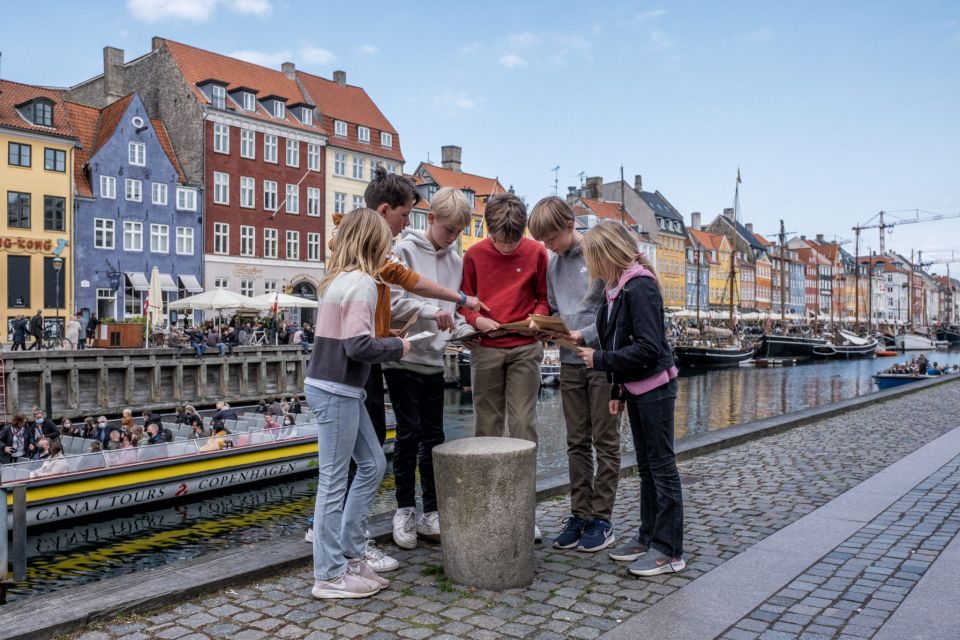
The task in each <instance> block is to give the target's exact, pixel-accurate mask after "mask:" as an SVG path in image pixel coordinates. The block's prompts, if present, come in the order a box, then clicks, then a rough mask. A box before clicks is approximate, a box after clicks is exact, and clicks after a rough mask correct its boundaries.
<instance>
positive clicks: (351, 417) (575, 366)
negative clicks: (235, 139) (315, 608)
mask: <svg viewBox="0 0 960 640" xmlns="http://www.w3.org/2000/svg"><path fill="white" fill-rule="evenodd" d="M365 197H366V203H367V206H368V208H363V209H356V210H354V211H351V212H349V213H347V214H346V215H345V216H344V217H343V218H342V221H340V222H339V226H338V229H337V232H336V236H335V239H334V241H333V244H332V257H331V259H330V260H329V261H328V265H327V273H326V275H325V276H324V278H323V280H322V281H321V283H320V287H319V303H318V313H317V330H316V337H315V342H314V351H313V355H312V357H311V360H310V364H309V366H308V370H307V379H306V381H305V395H306V398H307V401H308V402H309V404H310V406H311V408H312V409H313V410H314V411H315V412H316V414H317V417H318V421H319V423H320V432H319V483H318V490H317V501H316V508H315V511H314V522H313V528H312V533H310V532H308V539H311V538H312V541H313V544H314V577H315V585H314V588H313V595H314V597H317V598H358V597H366V596H370V595H373V594H375V593H377V592H378V591H379V590H381V589H383V588H385V587H386V586H387V585H388V584H389V582H388V581H387V580H385V579H384V578H383V577H381V576H380V575H378V574H379V573H381V572H385V571H389V570H392V569H395V568H397V567H398V566H399V563H398V562H397V561H396V560H394V559H392V558H389V557H388V556H385V555H384V554H383V553H382V552H380V551H378V550H376V549H375V547H374V546H373V545H371V544H370V542H369V540H368V539H367V538H368V536H367V532H366V520H367V515H368V512H369V509H370V506H371V504H372V501H373V499H374V496H375V494H376V491H377V487H378V486H379V483H380V481H381V479H382V477H383V473H384V469H385V465H386V460H385V458H384V455H383V449H382V445H383V441H384V438H385V433H386V427H385V416H384V404H383V384H382V380H383V379H385V380H386V383H387V387H388V390H389V393H390V399H391V402H392V404H393V409H394V413H395V415H396V417H397V442H396V447H395V450H394V464H393V466H394V475H395V478H396V497H397V507H398V509H397V512H396V514H395V516H394V519H393V538H394V541H395V542H396V544H397V545H398V546H400V547H402V548H407V549H412V548H415V547H416V545H417V537H418V535H424V536H431V537H436V536H439V535H440V522H439V517H438V514H437V499H436V489H435V486H434V476H433V464H432V456H431V451H432V449H433V447H435V446H436V445H438V444H440V443H442V442H443V441H444V433H443V386H444V381H443V354H444V349H445V347H446V345H447V342H448V341H449V340H450V339H451V338H458V337H465V336H467V334H471V333H473V332H475V331H481V332H484V333H483V335H482V336H481V337H480V338H479V339H473V340H472V341H468V342H465V344H466V345H467V346H468V347H469V348H470V350H471V385H472V388H473V400H474V414H475V421H476V433H475V435H477V436H502V435H507V434H509V435H510V436H511V437H516V438H523V439H527V440H530V441H533V442H536V441H537V433H536V429H535V422H536V401H537V395H538V394H537V392H538V389H539V385H540V372H539V365H540V362H541V360H542V358H543V347H542V344H541V342H540V340H539V339H538V338H539V336H537V335H520V334H518V333H516V332H511V331H510V330H508V329H502V328H501V325H505V324H508V323H515V322H518V321H526V320H527V319H528V318H529V316H530V315H531V314H540V315H551V314H552V315H557V316H560V317H561V318H562V319H563V320H564V323H565V324H566V326H567V327H568V329H569V330H570V333H569V335H567V336H566V337H565V341H564V342H565V344H567V345H568V346H570V347H571V348H562V350H561V374H560V392H561V400H562V404H563V412H564V419H565V422H566V426H567V444H568V456H569V461H570V465H569V466H570V484H571V511H572V513H571V515H570V517H568V518H566V519H565V520H564V525H565V526H564V528H563V529H562V531H560V532H559V535H557V537H556V538H555V539H554V541H553V545H554V546H555V547H557V548H562V549H573V548H576V549H577V550H579V551H583V552H597V551H600V550H602V549H607V548H608V547H610V546H611V545H613V544H614V542H615V535H614V528H613V524H612V511H613V505H614V501H615V498H616V489H617V481H618V478H619V471H620V456H619V451H620V442H619V431H618V416H619V414H620V413H621V411H622V410H624V409H626V411H627V413H628V415H629V417H630V423H631V428H632V432H633V438H634V442H635V445H636V451H637V462H638V470H639V474H640V481H641V521H642V523H641V526H640V529H639V531H638V533H637V535H635V536H631V537H630V539H629V540H628V541H627V542H626V543H624V544H622V545H621V546H620V547H618V548H616V549H614V550H612V551H610V552H609V556H610V557H611V558H613V559H614V560H621V561H628V562H631V564H630V566H629V568H628V570H629V571H630V572H631V573H633V574H635V575H640V576H649V575H657V574H660V573H665V572H671V571H680V570H682V569H683V568H684V566H685V564H684V560H683V548H682V546H683V506H682V494H681V488H680V478H679V473H678V472H677V467H676V460H675V457H674V453H673V411H674V402H675V399H676V389H677V383H676V380H675V378H676V376H677V370H676V367H675V366H674V363H673V359H672V355H671V350H670V347H669V345H668V344H667V341H666V330H665V326H664V320H663V302H662V297H661V294H660V289H659V285H658V283H657V279H656V274H655V272H654V269H653V267H652V266H651V265H650V263H649V262H648V261H647V260H646V259H645V258H644V257H643V256H642V255H641V254H639V252H638V250H637V243H636V239H635V238H634V237H633V236H632V234H631V233H630V232H629V231H628V230H627V229H626V228H625V227H623V226H622V225H619V224H616V223H613V222H609V223H608V222H603V223H600V224H599V225H598V226H596V227H595V228H593V229H591V230H590V231H588V232H587V233H585V234H583V235H581V234H580V233H579V232H578V231H577V230H576V228H575V220H574V215H573V212H572V211H571V209H570V208H569V206H568V205H567V204H566V203H565V202H564V201H563V200H561V199H559V198H545V199H544V200H541V201H540V202H539V203H538V204H537V205H536V206H535V207H534V208H533V210H532V212H531V214H530V217H529V231H530V233H531V235H532V236H533V237H534V238H535V240H532V239H530V238H527V237H525V235H524V234H525V231H526V230H527V228H528V217H527V211H526V207H525V206H524V204H523V203H522V202H521V201H520V200H519V199H518V198H517V197H516V196H514V195H512V194H502V195H495V196H492V197H490V198H489V199H488V201H487V202H486V207H485V212H484V216H485V221H486V225H487V231H488V233H487V236H488V237H487V238H486V239H484V240H482V241H480V242H478V243H476V244H475V245H474V246H473V247H471V248H470V249H469V250H468V251H467V252H466V253H465V255H464V257H463V259H462V260H461V258H460V256H459V255H458V254H457V252H456V251H455V249H454V245H455V243H456V241H457V239H458V237H459V236H460V234H461V233H462V231H463V230H464V228H466V227H467V226H468V225H469V224H470V218H471V215H470V214H471V206H470V204H469V202H468V201H467V199H466V197H465V196H464V195H463V194H462V193H461V192H460V191H459V190H456V189H450V188H445V189H441V190H439V191H438V192H437V193H436V194H435V195H434V197H433V199H432V201H431V203H430V213H429V214H428V220H427V229H426V231H424V232H419V231H415V230H412V229H406V230H404V227H405V226H406V225H407V221H408V219H409V214H410V210H411V208H412V207H413V206H414V205H415V204H416V203H417V202H418V201H419V196H418V194H417V192H416V189H415V188H414V186H413V184H412V182H410V181H409V180H408V179H406V178H404V177H402V176H398V175H391V174H387V173H386V172H385V171H383V170H382V169H378V170H377V172H376V174H375V176H374V178H373V180H372V181H371V183H370V185H369V186H368V188H367V191H366V194H365ZM401 231H403V234H402V236H401V237H400V239H399V242H398V243H397V244H396V246H395V247H392V248H391V244H392V240H393V238H394V237H395V236H396V235H397V234H399V233H400V232H401ZM538 241H539V242H538ZM541 243H542V244H541ZM544 247H546V248H544ZM546 249H550V251H551V252H552V254H553V255H552V256H548V254H547V250H546ZM481 300H482V302H481ZM400 327H403V328H404V329H405V331H404V332H403V335H400V331H398V329H399V328H400ZM531 327H532V328H535V325H534V324H531ZM424 333H427V334H433V335H429V336H427V337H425V338H422V339H419V340H416V341H410V340H408V339H407V338H406V337H405V336H408V335H409V336H415V335H417V334H424ZM526 333H529V332H526ZM574 344H575V345H578V347H577V348H576V349H574V348H572V347H573V345H574ZM594 451H595V452H596V464H594ZM351 459H352V461H353V463H354V464H355V475H353V477H352V480H351V478H350V476H351V474H352V469H351ZM417 471H419V473H420V483H421V490H422V500H423V513H422V514H421V515H420V516H419V517H418V516H417V509H416V500H415V493H416V474H417ZM532 533H533V534H534V536H535V537H536V538H537V539H539V538H540V531H539V529H537V530H536V531H535V532H532Z"/></svg>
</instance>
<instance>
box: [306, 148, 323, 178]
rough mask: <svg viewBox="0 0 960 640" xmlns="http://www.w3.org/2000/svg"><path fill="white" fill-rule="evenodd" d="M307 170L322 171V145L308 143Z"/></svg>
mask: <svg viewBox="0 0 960 640" xmlns="http://www.w3.org/2000/svg"><path fill="white" fill-rule="evenodd" d="M307 169H310V171H320V145H318V144H316V143H315V142H310V143H307Z"/></svg>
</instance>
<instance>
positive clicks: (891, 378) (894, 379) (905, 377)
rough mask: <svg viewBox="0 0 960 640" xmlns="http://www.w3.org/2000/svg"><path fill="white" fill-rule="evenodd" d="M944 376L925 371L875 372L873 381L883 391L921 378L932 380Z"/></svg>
mask: <svg viewBox="0 0 960 640" xmlns="http://www.w3.org/2000/svg"><path fill="white" fill-rule="evenodd" d="M941 377H943V376H930V375H927V374H925V373H923V374H920V373H875V374H874V375H873V381H874V382H875V383H876V385H877V389H879V390H880V391H883V390H884V389H891V388H893V387H899V386H901V385H905V384H910V383H911V382H919V381H920V380H932V379H934V378H941Z"/></svg>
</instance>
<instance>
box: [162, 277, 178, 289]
mask: <svg viewBox="0 0 960 640" xmlns="http://www.w3.org/2000/svg"><path fill="white" fill-rule="evenodd" d="M160 291H174V292H176V291H179V288H178V287H177V283H176V282H174V281H173V278H172V277H171V276H170V274H169V273H161V274H160Z"/></svg>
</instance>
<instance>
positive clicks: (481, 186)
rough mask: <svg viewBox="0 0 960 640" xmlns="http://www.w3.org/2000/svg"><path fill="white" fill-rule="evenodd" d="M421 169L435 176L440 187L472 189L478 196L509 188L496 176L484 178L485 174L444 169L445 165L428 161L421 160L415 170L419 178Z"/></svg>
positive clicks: (504, 190) (502, 191) (432, 176)
mask: <svg viewBox="0 0 960 640" xmlns="http://www.w3.org/2000/svg"><path fill="white" fill-rule="evenodd" d="M421 171H423V172H425V173H426V174H427V175H429V176H430V177H431V178H433V181H434V182H435V183H437V186H439V187H453V188H455V189H470V190H472V191H473V192H474V193H475V194H477V195H478V196H483V197H486V196H491V195H495V194H498V193H506V192H507V190H506V189H504V188H503V185H502V184H500V181H499V180H498V179H496V178H484V177H483V176H478V175H474V174H472V173H464V172H462V171H453V170H452V169H444V168H443V167H440V166H437V165H435V164H427V163H426V162H421V163H420V166H418V167H417V170H416V171H415V172H414V175H416V176H417V177H418V179H419V177H420V175H421ZM417 184H423V181H421V182H418V183H417Z"/></svg>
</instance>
